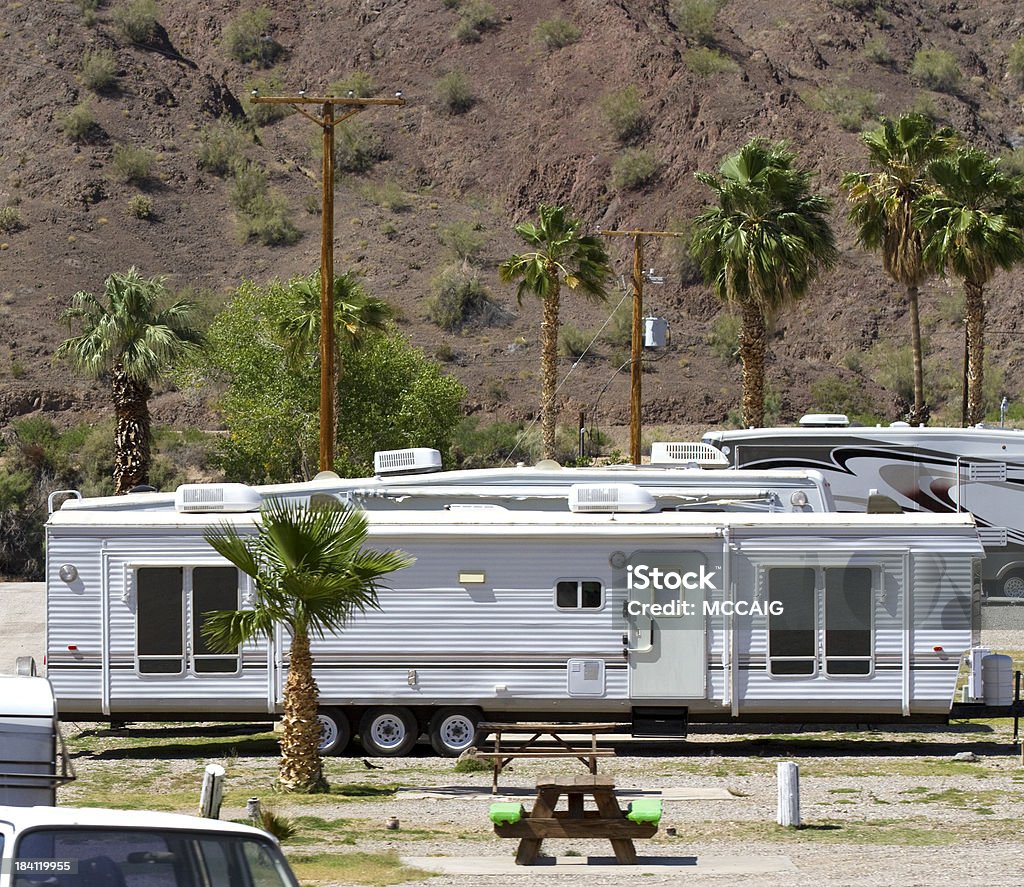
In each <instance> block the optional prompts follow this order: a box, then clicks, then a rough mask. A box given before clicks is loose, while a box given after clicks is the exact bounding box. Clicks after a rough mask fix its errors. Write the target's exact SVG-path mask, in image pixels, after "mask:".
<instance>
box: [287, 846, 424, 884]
mask: <svg viewBox="0 0 1024 887" xmlns="http://www.w3.org/2000/svg"><path fill="white" fill-rule="evenodd" d="M289 862H291V864H292V868H294V869H295V874H296V875H297V876H298V878H299V880H300V881H301V882H303V883H308V882H309V881H322V882H325V883H327V882H330V883H342V882H343V883H346V884H367V885H370V887H386V885H388V884H401V883H403V882H405V881H419V880H422V879H424V878H429V877H431V876H432V873H431V872H425V871H422V870H421V869H415V868H411V867H409V866H407V865H403V863H402V861H401V860H400V859H399V858H398V854H397V853H314V854H309V855H305V854H291V855H290V857H289Z"/></svg>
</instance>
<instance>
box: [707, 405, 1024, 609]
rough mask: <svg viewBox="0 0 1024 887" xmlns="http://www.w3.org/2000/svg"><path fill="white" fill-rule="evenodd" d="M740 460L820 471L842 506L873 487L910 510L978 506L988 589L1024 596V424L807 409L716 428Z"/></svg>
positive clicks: (861, 500)
mask: <svg viewBox="0 0 1024 887" xmlns="http://www.w3.org/2000/svg"><path fill="white" fill-rule="evenodd" d="M704 441H705V442H706V443H710V444H712V445H713V446H715V447H717V448H719V449H720V450H721V451H722V452H723V453H724V454H725V455H726V456H727V458H728V459H729V461H730V463H731V464H732V465H733V466H734V467H736V468H743V469H746V470H758V471H764V470H770V469H788V470H794V469H805V470H812V471H818V472H821V474H823V475H824V476H825V478H826V480H827V481H828V483H829V485H830V487H831V489H832V494H833V496H834V497H835V502H836V506H837V508H839V509H840V510H841V511H842V510H845V511H865V510H867V508H868V505H869V498H870V496H871V494H872V493H878V494H880V495H881V496H885V497H888V498H889V499H890V500H892V501H895V503H896V504H897V505H898V506H899V508H901V509H902V510H904V511H908V512H910V511H918V512H920V511H930V512H938V513H943V512H954V513H955V512H968V511H969V512H971V513H973V514H974V517H975V520H976V521H977V524H978V532H979V534H980V536H981V538H982V541H983V543H984V545H985V551H986V555H987V557H986V559H985V565H984V590H985V593H986V595H987V596H988V597H1005V598H1024V493H1022V489H1024V487H1022V485H1024V434H1022V433H1021V432H1020V431H1015V430H1010V429H1004V428H987V427H980V426H979V427H974V428H932V427H916V428H915V427H912V426H909V425H907V424H905V423H895V424H893V425H890V426H887V427H882V426H877V427H858V426H850V425H849V423H848V420H847V418H846V416H843V415H838V414H824V415H809V416H805V417H804V418H803V419H801V424H800V427H798V428H750V429H744V430H734V431H709V432H708V433H707V434H705V435H704Z"/></svg>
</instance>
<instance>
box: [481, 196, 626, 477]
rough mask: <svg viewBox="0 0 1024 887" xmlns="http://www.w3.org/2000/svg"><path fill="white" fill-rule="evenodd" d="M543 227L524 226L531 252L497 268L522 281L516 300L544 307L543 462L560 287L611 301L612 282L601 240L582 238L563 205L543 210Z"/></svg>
mask: <svg viewBox="0 0 1024 887" xmlns="http://www.w3.org/2000/svg"><path fill="white" fill-rule="evenodd" d="M539 215H540V224H537V225H534V224H533V223H532V222H523V223H522V224H520V225H516V228H515V230H516V233H517V234H518V235H519V236H520V237H521V238H522V239H523V240H524V241H525V242H526V244H527V245H528V246H530V247H532V250H531V251H530V252H526V253H522V254H521V255H514V256H511V257H510V258H508V259H506V260H505V261H504V262H502V263H501V264H500V265H499V266H498V276H499V277H500V278H501V279H502V280H503V281H504V282H505V283H511V282H512V281H514V280H518V281H519V287H518V289H517V290H516V297H517V299H518V301H519V304H520V305H521V304H522V303H523V297H524V296H526V295H532V296H536V297H537V298H538V299H540V300H541V302H542V303H543V306H544V313H543V319H542V320H541V325H540V332H541V394H540V411H541V430H542V432H543V437H544V458H545V459H552V458H554V456H555V390H556V385H557V381H558V311H559V297H560V294H561V288H562V283H563V282H564V283H565V285H566V286H567V287H569V289H572V290H579V291H580V292H581V293H582V294H583V295H584V296H585V297H587V298H589V299H593V300H595V301H601V300H603V299H605V298H607V283H608V280H609V278H610V277H611V273H612V270H611V264H610V261H609V258H608V253H607V251H606V250H605V248H604V244H602V243H601V241H600V239H599V238H597V237H594V236H593V235H589V234H581V233H580V227H581V226H582V224H583V223H582V222H581V221H580V220H579V219H574V218H572V217H571V215H570V211H569V210H567V209H566V208H565V207H564V206H548V205H546V204H543V203H542V204H541V205H540V207H539Z"/></svg>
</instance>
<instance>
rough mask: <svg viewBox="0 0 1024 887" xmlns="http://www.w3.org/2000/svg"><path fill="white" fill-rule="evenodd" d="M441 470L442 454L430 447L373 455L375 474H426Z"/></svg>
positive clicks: (379, 451) (383, 451) (378, 452)
mask: <svg viewBox="0 0 1024 887" xmlns="http://www.w3.org/2000/svg"><path fill="white" fill-rule="evenodd" d="M440 470H441V454H440V452H438V451H437V450H432V449H430V448H429V447H410V448H409V449H406V450H378V451H377V452H376V453H374V454H373V473H374V474H426V473H427V472H430V471H440Z"/></svg>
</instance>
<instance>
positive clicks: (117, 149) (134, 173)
mask: <svg viewBox="0 0 1024 887" xmlns="http://www.w3.org/2000/svg"><path fill="white" fill-rule="evenodd" d="M155 162H156V155H155V154H154V153H153V152H152V151H150V150H149V149H148V148H138V147H136V146H135V145H115V146H114V153H113V155H112V157H111V164H112V165H113V167H114V172H115V173H116V174H117V177H118V178H119V179H120V180H121V181H122V182H126V183H127V182H135V183H136V184H144V183H145V182H146V181H147V180H148V179H149V177H150V175H151V174H152V172H153V164H154V163H155Z"/></svg>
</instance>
